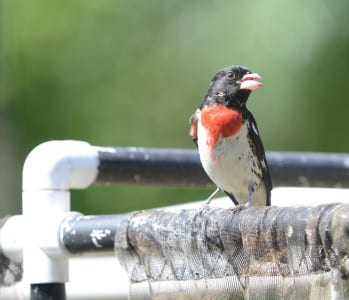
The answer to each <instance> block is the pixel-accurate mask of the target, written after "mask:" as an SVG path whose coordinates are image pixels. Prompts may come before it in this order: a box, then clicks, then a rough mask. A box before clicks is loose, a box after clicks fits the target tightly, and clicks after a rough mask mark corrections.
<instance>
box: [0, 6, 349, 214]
mask: <svg viewBox="0 0 349 300" xmlns="http://www.w3.org/2000/svg"><path fill="white" fill-rule="evenodd" d="M348 8H349V2H348V1H345V0H341V1H336V4H335V5H334V3H332V2H331V3H330V2H328V1H315V0H313V1H307V2H301V1H276V0H274V1H269V2H263V1H256V0H255V1H245V2H236V1H174V0H173V1H172V0H171V1H154V0H148V1H142V0H138V1H122V0H120V1H112V0H109V1H108V0H100V1H88V0H85V1H81V0H80V1H78V0H74V1H17V0H11V1H10V0H7V1H6V0H4V1H1V0H0V26H1V27H0V119H1V118H6V120H9V122H10V125H11V127H12V132H14V136H15V137H14V140H15V145H16V149H17V150H16V151H17V156H18V160H20V161H24V159H25V156H26V155H27V153H28V152H29V151H30V150H31V149H32V148H33V147H35V145H37V144H39V143H41V142H43V141H47V140H52V139H78V140H85V141H88V142H90V143H91V144H93V145H101V146H102V145H105V146H142V147H148V146H151V147H185V148H192V147H193V145H192V143H191V141H190V139H189V137H188V133H187V132H188V119H189V116H190V114H191V113H192V112H193V111H194V110H195V109H196V107H197V106H198V105H199V104H200V102H201V101H202V98H203V96H204V94H205V92H206V89H207V85H208V82H209V81H210V79H211V77H212V75H213V74H214V73H215V72H216V71H217V70H218V69H220V68H222V67H225V66H228V65H232V64H241V65H245V66H248V67H250V68H251V69H252V70H254V71H257V72H259V73H260V74H261V75H262V76H263V79H264V87H263V89H260V90H258V91H256V92H255V93H254V94H253V95H252V96H251V98H250V102H249V107H250V109H251V110H252V111H253V113H254V114H255V116H256V119H257V122H258V125H259V128H260V131H261V134H262V137H263V140H264V144H265V146H266V148H267V149H270V150H300V151H302V150H309V151H332V152H337V151H342V152H343V151H348V139H347V138H345V136H346V133H347V132H348V127H349V125H348V122H347V117H346V114H347V112H348V108H349V102H348V101H347V96H346V94H347V91H346V82H347V80H348V75H347V69H348V65H349V61H348V59H347V57H348V53H349V51H348V50H349V26H348V25H349V24H348V22H349V19H348V17H347V12H348ZM0 142H1V141H0ZM19 174H20V169H18V177H19V176H20V175H19ZM209 193H210V191H207V190H195V189H194V190H190V189H169V188H156V187H154V188H150V187H137V188H135V187H133V186H128V187H108V188H105V187H93V188H90V189H87V190H85V191H75V192H74V193H73V201H72V202H73V208H74V209H77V210H80V211H82V212H88V213H106V212H119V211H128V210H133V209H140V208H147V207H154V206H160V205H168V204H170V203H177V202H181V201H185V200H186V201H190V200H195V199H199V198H205V197H206V196H208V195H209Z"/></svg>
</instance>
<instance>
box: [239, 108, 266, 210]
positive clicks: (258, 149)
mask: <svg viewBox="0 0 349 300" xmlns="http://www.w3.org/2000/svg"><path fill="white" fill-rule="evenodd" d="M245 115H246V116H245V118H246V119H247V120H249V121H250V127H251V128H250V130H249V138H250V139H251V142H252V143H251V145H253V148H254V151H255V155H257V157H258V161H259V162H260V168H261V170H262V180H263V183H264V187H265V192H266V196H267V199H266V205H267V206H270V205H271V201H270V198H271V190H272V188H273V186H272V182H271V177H270V173H269V168H268V162H267V159H266V157H265V151H264V147H263V143H262V140H261V138H260V136H259V131H258V127H257V123H256V120H255V119H254V117H253V115H252V113H251V112H250V111H248V110H246V112H245ZM253 148H252V149H253Z"/></svg>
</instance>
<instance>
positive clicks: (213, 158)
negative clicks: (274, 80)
mask: <svg viewBox="0 0 349 300" xmlns="http://www.w3.org/2000/svg"><path fill="white" fill-rule="evenodd" d="M259 80H261V77H260V76H259V75H258V74H256V73H251V72H250V71H249V70H248V69H246V68H244V67H240V66H231V67H227V68H224V69H222V70H220V71H219V72H218V73H217V74H216V75H215V76H214V77H213V79H212V81H211V83H210V85H209V88H208V92H207V95H206V96H205V98H204V101H203V103H202V104H201V105H200V107H199V108H198V109H197V110H196V112H195V113H194V114H193V115H192V116H191V118H190V122H191V128H190V135H191V137H192V139H193V141H194V143H195V144H196V145H197V146H198V149H199V154H200V160H201V163H202V166H203V168H204V170H205V171H206V173H207V175H208V176H209V177H210V178H211V180H212V181H213V182H214V183H215V184H216V185H217V190H216V191H215V192H214V193H213V194H212V195H211V196H210V197H209V198H208V203H209V202H210V201H211V199H212V198H213V197H214V196H215V195H216V193H217V192H218V191H220V190H222V191H224V192H225V193H226V194H227V195H228V196H229V197H230V198H231V200H232V201H233V202H234V203H235V204H236V205H238V204H241V203H246V206H249V205H251V204H253V205H265V204H266V205H270V192H271V189H272V183H271V179H270V175H269V170H268V164H267V161H266V159H265V153H264V148H263V144H262V141H261V139H260V137H259V133H258V129H257V124H256V121H255V119H254V117H253V115H252V114H251V112H250V111H249V110H248V109H247V107H246V102H247V99H248V96H249V95H250V93H251V91H253V90H255V89H257V88H258V87H260V86H262V83H261V82H260V81H259Z"/></svg>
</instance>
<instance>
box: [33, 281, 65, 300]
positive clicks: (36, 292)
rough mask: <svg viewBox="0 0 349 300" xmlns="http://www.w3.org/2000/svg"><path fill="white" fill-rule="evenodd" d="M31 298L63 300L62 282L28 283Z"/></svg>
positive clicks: (63, 288)
mask: <svg viewBox="0 0 349 300" xmlns="http://www.w3.org/2000/svg"><path fill="white" fill-rule="evenodd" d="M30 299H31V300H65V299H66V293H65V285H64V283H35V284H31V285H30Z"/></svg>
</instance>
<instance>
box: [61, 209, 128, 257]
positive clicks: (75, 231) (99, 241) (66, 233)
mask: <svg viewBox="0 0 349 300" xmlns="http://www.w3.org/2000/svg"><path fill="white" fill-rule="evenodd" d="M126 216H127V215H101V216H79V217H76V218H73V219H69V220H67V221H66V222H65V223H64V224H63V225H62V227H61V236H62V242H63V244H64V246H65V248H66V249H67V250H68V251H69V252H70V253H71V254H78V253H86V252H101V251H102V252H105V251H113V249H114V240H115V228H116V225H117V224H120V222H121V221H122V220H124V219H125V218H126Z"/></svg>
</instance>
